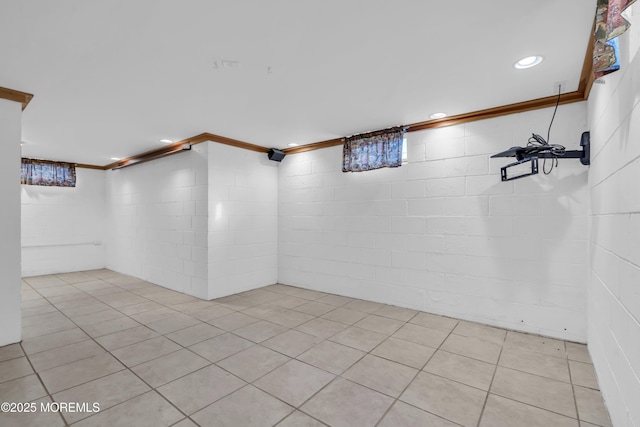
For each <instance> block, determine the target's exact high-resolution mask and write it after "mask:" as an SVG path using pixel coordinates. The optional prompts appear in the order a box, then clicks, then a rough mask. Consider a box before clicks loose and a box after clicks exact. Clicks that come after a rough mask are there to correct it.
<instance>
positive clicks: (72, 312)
mask: <svg viewBox="0 0 640 427" xmlns="http://www.w3.org/2000/svg"><path fill="white" fill-rule="evenodd" d="M105 310H108V311H111V310H112V309H111V307H109V306H108V305H107V304H103V303H101V302H91V303H89V304H87V305H82V306H79V307H72V308H65V309H61V311H62V312H63V313H64V314H65V316H67V317H69V318H70V319H72V320H73V319H74V318H76V317H79V316H83V315H86V314H91V313H98V312H100V311H105Z"/></svg>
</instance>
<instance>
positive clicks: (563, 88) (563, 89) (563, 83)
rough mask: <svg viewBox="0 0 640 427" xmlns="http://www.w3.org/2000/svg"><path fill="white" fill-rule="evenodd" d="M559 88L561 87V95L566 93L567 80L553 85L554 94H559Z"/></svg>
mask: <svg viewBox="0 0 640 427" xmlns="http://www.w3.org/2000/svg"><path fill="white" fill-rule="evenodd" d="M558 86H560V93H564V91H565V89H566V88H567V81H566V80H562V81H559V82H555V83H554V84H553V93H554V94H557V93H558Z"/></svg>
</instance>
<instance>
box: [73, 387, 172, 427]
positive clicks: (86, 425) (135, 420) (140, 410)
mask: <svg viewBox="0 0 640 427" xmlns="http://www.w3.org/2000/svg"><path fill="white" fill-rule="evenodd" d="M182 418H184V415H182V414H181V413H180V412H179V411H178V410H177V409H176V408H174V407H173V406H172V405H171V404H170V403H169V402H167V401H166V400H165V399H163V398H162V397H161V396H160V395H158V393H157V392H155V391H149V392H147V393H145V394H142V395H140V396H137V397H134V398H133V399H131V400H127V401H126V402H124V403H121V404H119V405H117V406H114V407H112V408H109V409H107V410H106V411H100V412H99V413H98V414H95V415H93V416H91V417H89V418H85V419H84V420H82V421H80V422H78V423H77V424H74V426H78V427H103V426H120V425H122V426H125V425H127V426H136V427H164V426H170V425H172V424H174V423H176V422H177V421H179V420H181V419H182Z"/></svg>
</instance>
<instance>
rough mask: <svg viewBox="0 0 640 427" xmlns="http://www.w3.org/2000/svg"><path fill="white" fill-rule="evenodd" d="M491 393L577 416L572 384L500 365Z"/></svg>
mask: <svg viewBox="0 0 640 427" xmlns="http://www.w3.org/2000/svg"><path fill="white" fill-rule="evenodd" d="M491 393H493V394H497V395H500V396H502V397H506V398H508V399H513V400H517V401H518V402H522V403H526V404H529V405H533V406H537V407H539V408H542V409H546V410H548V411H553V412H556V413H558V414H562V415H566V416H568V417H572V418H576V405H575V402H574V400H573V390H572V389H571V385H570V384H566V383H564V382H561V381H556V380H552V379H549V378H544V377H539V376H537V375H532V374H527V373H525V372H520V371H515V370H513V369H508V368H503V367H501V366H498V370H497V371H496V375H495V377H494V379H493V384H492V385H491Z"/></svg>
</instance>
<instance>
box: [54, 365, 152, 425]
mask: <svg viewBox="0 0 640 427" xmlns="http://www.w3.org/2000/svg"><path fill="white" fill-rule="evenodd" d="M149 390H150V388H149V386H147V385H146V384H145V383H144V382H142V381H141V380H140V379H139V378H138V377H136V376H135V375H134V374H132V373H131V372H130V371H128V370H126V371H120V372H116V373H115V374H111V375H107V376H106V377H102V378H99V379H97V380H94V381H90V382H88V383H85V384H82V385H79V386H77V387H73V388H70V389H68V390H65V391H62V392H60V393H56V394H54V395H53V398H54V400H55V401H56V402H78V403H86V404H87V405H88V406H89V407H93V404H94V403H98V404H99V405H100V411H104V410H106V409H109V408H111V407H112V406H115V405H117V404H119V403H122V402H124V401H126V400H129V399H131V398H133V397H136V396H139V395H141V394H143V393H146V392H147V391H149ZM90 415H91V413H86V412H66V413H64V414H63V417H64V418H65V420H66V421H67V422H68V423H74V422H76V421H79V420H81V419H83V418H87V417H88V416H90Z"/></svg>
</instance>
